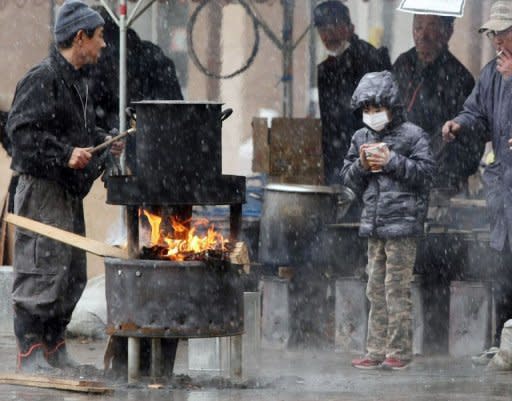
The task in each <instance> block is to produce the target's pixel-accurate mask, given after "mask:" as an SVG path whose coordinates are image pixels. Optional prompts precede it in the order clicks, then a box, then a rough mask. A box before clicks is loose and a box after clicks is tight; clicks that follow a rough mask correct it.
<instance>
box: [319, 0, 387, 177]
mask: <svg viewBox="0 0 512 401" xmlns="http://www.w3.org/2000/svg"><path fill="white" fill-rule="evenodd" d="M314 23H315V26H316V28H317V30H318V33H319V35H320V38H321V40H322V42H323V43H324V45H325V47H326V48H327V51H328V52H329V57H328V58H327V59H326V60H325V61H323V62H322V63H320V64H319V65H318V95H319V100H320V115H321V119H322V153H323V160H324V172H325V183H326V184H327V185H332V184H339V183H340V171H341V168H342V167H343V158H344V157H345V155H346V153H347V151H348V149H349V147H350V140H351V138H352V135H353V134H354V132H355V131H356V130H357V129H359V128H361V127H362V123H361V115H360V113H359V114H357V113H356V114H354V112H353V110H352V109H351V108H350V98H351V97H352V94H353V93H354V90H355V89H356V86H357V84H358V83H359V80H360V79H361V78H362V76H363V75H364V74H366V73H367V72H371V71H382V70H386V69H389V68H390V66H391V63H390V61H389V56H388V54H387V50H385V49H383V50H382V51H381V50H376V49H375V48H374V47H373V46H371V45H370V44H369V43H367V42H365V41H363V40H361V39H359V38H358V37H357V35H355V34H354V25H352V22H351V20H350V12H349V9H348V8H347V7H346V6H345V5H344V4H342V3H341V2H339V1H336V0H329V1H325V2H323V3H320V4H319V5H318V6H317V7H316V8H315V10H314Z"/></svg>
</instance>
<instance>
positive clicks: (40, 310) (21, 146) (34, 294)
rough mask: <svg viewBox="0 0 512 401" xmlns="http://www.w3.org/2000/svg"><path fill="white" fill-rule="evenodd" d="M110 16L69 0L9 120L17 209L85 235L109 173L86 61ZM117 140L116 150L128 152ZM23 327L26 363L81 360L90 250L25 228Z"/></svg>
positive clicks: (21, 348)
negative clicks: (76, 352) (100, 151)
mask: <svg viewBox="0 0 512 401" xmlns="http://www.w3.org/2000/svg"><path fill="white" fill-rule="evenodd" d="M103 23H104V21H103V19H102V18H101V16H100V15H99V14H98V13H96V12H95V11H93V10H91V9H90V8H89V7H88V6H87V5H86V4H85V3H83V2H82V1H80V0H67V1H66V2H65V3H64V4H63V5H62V7H61V8H60V10H59V13H58V15H57V18H56V21H55V27H54V36H55V42H56V46H55V47H54V48H52V49H51V51H50V55H49V57H47V58H46V59H44V60H43V61H42V62H41V63H39V64H38V65H36V66H35V67H33V68H32V69H31V70H30V71H29V72H28V73H27V74H26V75H25V76H24V77H23V78H22V80H21V81H20V82H19V83H18V85H17V87H16V93H15V96H14V100H13V104H12V108H11V111H10V113H9V118H8V121H7V132H8V134H9V139H10V140H11V142H12V163H11V168H12V170H14V171H15V172H16V173H18V174H19V175H20V178H19V182H18V185H17V188H16V196H15V204H14V207H15V213H17V214H19V215H21V216H24V217H28V218H31V219H35V220H39V221H41V222H44V223H46V224H50V225H52V226H55V227H58V228H61V229H64V230H67V231H72V232H75V233H77V234H81V235H84V234H85V224H84V215H83V205H82V199H83V198H84V197H85V196H86V195H87V193H88V192H89V190H90V188H91V186H92V184H93V182H94V180H95V179H96V178H97V177H98V176H99V175H100V174H101V172H102V170H103V163H102V160H101V157H97V156H96V155H92V154H91V153H90V148H91V147H92V146H94V145H97V144H99V143H101V142H103V141H105V140H106V138H107V136H106V135H105V134H104V133H103V132H100V131H99V130H97V129H96V126H95V114H94V107H93V104H92V102H91V99H90V94H89V87H88V83H87V79H86V78H87V77H86V76H85V73H84V70H85V68H84V67H85V66H86V65H88V64H94V63H96V62H97V60H98V58H99V57H100V53H101V50H102V49H103V48H104V47H105V42H104V40H103ZM120 151H122V144H117V145H116V147H115V149H112V153H117V154H118V153H120ZM15 241H16V242H15V255H14V271H15V276H14V286H13V294H12V296H13V303H14V332H15V335H16V339H17V342H18V370H20V371H22V372H25V373H27V372H28V373H37V372H41V371H47V370H48V369H51V368H52V366H53V367H56V368H66V367H74V366H76V362H74V361H73V360H72V359H71V358H70V357H69V356H68V353H67V350H66V343H65V330H66V326H67V324H68V323H69V320H70V318H71V314H72V312H73V309H74V307H75V305H76V303H77V301H78V299H79V298H80V296H81V294H82V291H83V289H84V287H85V284H86V281H87V275H86V258H85V253H84V252H83V251H80V250H78V249H76V248H72V247H70V246H68V245H65V244H62V243H60V242H57V241H53V240H51V239H49V238H47V237H43V236H40V235H36V234H34V233H32V232H29V231H26V230H21V229H19V230H17V232H16V239H15Z"/></svg>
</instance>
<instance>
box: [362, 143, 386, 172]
mask: <svg viewBox="0 0 512 401" xmlns="http://www.w3.org/2000/svg"><path fill="white" fill-rule="evenodd" d="M389 158H390V152H389V148H388V146H387V145H386V144H379V148H378V150H377V151H373V152H371V154H370V155H368V156H367V157H366V160H367V161H368V164H369V165H370V168H371V170H381V169H382V167H384V166H385V165H386V164H388V163H389Z"/></svg>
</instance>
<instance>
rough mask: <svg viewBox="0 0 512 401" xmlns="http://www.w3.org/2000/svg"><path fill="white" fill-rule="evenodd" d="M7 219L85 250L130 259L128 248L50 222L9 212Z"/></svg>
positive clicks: (8, 221) (16, 224)
mask: <svg viewBox="0 0 512 401" xmlns="http://www.w3.org/2000/svg"><path fill="white" fill-rule="evenodd" d="M5 221H6V222H7V223H10V224H13V225H15V226H17V227H20V228H24V229H25V230H29V231H33V232H35V233H37V234H40V235H44V236H46V237H48V238H51V239H54V240H57V241H60V242H64V243H65V244H68V245H71V246H74V247H76V248H79V249H83V250H84V251H87V252H90V253H93V254H95V255H98V256H110V257H113V258H121V259H129V256H128V251H127V250H126V249H121V248H116V247H114V246H111V245H108V244H105V243H103V242H100V241H96V240H94V239H91V238H87V237H83V236H81V235H78V234H75V233H72V232H69V231H66V230H62V229H60V228H57V227H54V226H50V225H48V224H44V223H41V222H39V221H35V220H32V219H29V218H27V217H22V216H18V215H15V214H12V213H8V214H7V216H6V217H5Z"/></svg>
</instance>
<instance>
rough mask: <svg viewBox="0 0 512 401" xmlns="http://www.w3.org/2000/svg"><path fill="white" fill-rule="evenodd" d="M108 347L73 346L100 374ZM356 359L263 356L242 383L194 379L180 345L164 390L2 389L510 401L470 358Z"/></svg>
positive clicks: (157, 396)
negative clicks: (403, 366) (371, 362)
mask: <svg viewBox="0 0 512 401" xmlns="http://www.w3.org/2000/svg"><path fill="white" fill-rule="evenodd" d="M104 348H105V341H91V340H76V339H75V340H71V341H70V349H71V352H72V353H73V355H74V356H75V357H76V359H78V360H80V362H82V363H87V364H91V365H94V366H96V367H97V368H98V369H101V366H102V361H103V351H104ZM352 357H353V356H352V355H348V354H338V353H334V352H332V351H329V350H321V351H299V350H294V351H291V350H287V351H272V350H263V351H262V352H261V361H262V362H261V364H260V367H259V373H258V374H257V375H255V377H251V378H248V379H247V378H246V379H243V380H226V379H214V378H213V377H206V376H201V377H197V376H196V377H192V378H191V377H189V376H188V370H187V369H188V367H187V344H186V342H185V341H182V342H180V346H179V348H178V356H177V361H176V367H175V370H176V374H177V377H176V380H173V382H172V383H171V384H170V385H166V386H165V387H164V388H163V389H159V390H153V389H149V388H148V387H147V384H148V383H149V380H145V381H144V382H143V383H141V384H137V385H127V384H126V383H125V382H124V380H121V381H116V382H113V381H108V383H109V384H110V385H111V386H112V387H113V389H114V392H113V393H112V394H110V395H86V394H78V393H72V392H67V391H57V390H47V389H36V388H29V387H19V386H10V385H0V401H8V400H9V401H10V400H13V401H14V400H17V401H18V400H21V401H24V400H26V401H81V400H112V401H117V400H134V401H135V400H137V401H139V400H149V401H164V400H166V401H245V400H251V401H260V400H261V401H266V400H269V401H270V400H271V401H292V400H293V401H310V400H311V401H313V400H325V401H335V400H339V401H349V400H350V401H352V400H362V401H377V400H378V401H388V400H389V401H390V400H393V401H402V400H404V401H405V400H417V401H458V400H464V401H472V400H474V401H477V400H478V401H483V400H486V401H487V400H488V401H491V400H492V401H498V400H500V401H501V400H511V399H512V380H511V379H512V372H511V373H495V372H493V373H487V372H486V371H485V370H484V369H483V368H481V367H478V368H476V367H472V365H471V360H470V358H462V359H453V358H444V357H435V358H434V357H432V358H417V359H416V360H415V361H414V364H413V366H411V368H410V369H409V370H408V371H403V372H385V371H360V370H356V369H353V368H352V367H351V366H350V360H351V358H352ZM0 360H1V361H2V368H0V370H3V371H11V372H12V371H14V368H15V343H14V339H13V338H12V337H0Z"/></svg>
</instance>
